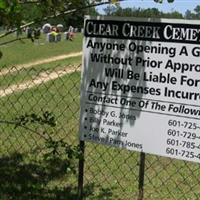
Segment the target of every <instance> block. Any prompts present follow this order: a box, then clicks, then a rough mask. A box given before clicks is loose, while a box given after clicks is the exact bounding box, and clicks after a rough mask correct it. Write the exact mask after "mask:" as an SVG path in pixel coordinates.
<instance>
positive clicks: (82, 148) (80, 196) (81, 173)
mask: <svg viewBox="0 0 200 200" xmlns="http://www.w3.org/2000/svg"><path fill="white" fill-rule="evenodd" d="M80 151H81V154H82V156H81V157H80V158H79V173H78V198H77V200H83V177H84V152H85V142H84V141H80Z"/></svg>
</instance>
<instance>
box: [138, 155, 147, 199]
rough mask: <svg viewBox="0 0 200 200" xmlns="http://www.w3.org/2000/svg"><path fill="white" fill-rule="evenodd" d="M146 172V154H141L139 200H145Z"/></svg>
mask: <svg viewBox="0 0 200 200" xmlns="http://www.w3.org/2000/svg"><path fill="white" fill-rule="evenodd" d="M144 171H145V153H144V152H141V153H140V168H139V185H138V188H139V193H138V200H142V199H143V195H144Z"/></svg>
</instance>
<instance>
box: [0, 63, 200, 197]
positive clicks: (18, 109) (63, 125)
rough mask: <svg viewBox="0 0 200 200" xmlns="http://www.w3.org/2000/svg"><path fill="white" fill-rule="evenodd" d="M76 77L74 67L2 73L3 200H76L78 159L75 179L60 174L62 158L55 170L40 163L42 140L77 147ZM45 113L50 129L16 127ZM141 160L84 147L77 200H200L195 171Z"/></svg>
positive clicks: (161, 159)
mask: <svg viewBox="0 0 200 200" xmlns="http://www.w3.org/2000/svg"><path fill="white" fill-rule="evenodd" d="M80 74H81V73H80V65H76V66H74V65H69V66H59V65H58V66H56V67H54V68H42V67H37V68H36V67H34V68H28V69H18V68H17V67H12V68H9V69H3V70H2V71H1V72H0V79H1V80H0V81H1V87H0V98H1V100H0V105H1V110H0V114H1V115H0V116H1V118H0V123H1V126H0V133H1V135H0V199H1V200H9V199H14V200H24V199H35V200H40V199H47V200H55V199H58V200H62V199H63V200H64V199H65V200H71V199H77V185H78V159H74V161H73V166H74V168H75V171H76V173H75V172H74V171H73V170H71V168H66V165H67V163H66V162H65V158H64V157H63V158H62V156H61V157H60V159H57V160H54V162H53V163H52V162H45V160H44V155H46V153H47V151H48V150H47V149H48V148H47V146H46V143H45V142H46V141H45V138H44V137H45V134H46V133H48V134H49V135H50V138H51V139H53V140H54V141H58V140H62V141H64V142H66V143H67V144H69V146H70V147H73V146H76V145H78V144H79V141H78V128H79V110H80V106H79V102H80V95H79V94H80V89H79V88H80V76H81V75H80ZM46 112H48V113H53V115H54V116H55V121H56V126H50V127H49V126H48V124H45V125H41V124H39V125H38V124H37V123H33V124H32V123H31V124H29V125H28V126H16V120H18V119H22V117H23V116H43V113H46ZM20 117H21V118H20ZM55 144H56V143H55ZM68 155H69V154H68ZM143 155H144V154H143ZM141 156H142V154H141V153H138V152H131V151H127V150H124V149H117V148H113V147H108V146H102V145H97V144H93V143H86V144H85V156H84V159H85V160H84V177H83V178H84V197H83V199H89V200H90V199H94V200H98V199H99V200H103V199H106V200H109V199H112V200H124V199H126V200H132V199H145V200H165V199H168V200H198V199H200V190H199V185H200V178H199V174H200V167H199V164H196V163H192V162H185V161H179V160H175V159H169V158H164V157H159V156H153V155H149V154H146V155H145V157H143V159H141ZM142 165H144V168H143V169H142ZM70 170H71V171H70Z"/></svg>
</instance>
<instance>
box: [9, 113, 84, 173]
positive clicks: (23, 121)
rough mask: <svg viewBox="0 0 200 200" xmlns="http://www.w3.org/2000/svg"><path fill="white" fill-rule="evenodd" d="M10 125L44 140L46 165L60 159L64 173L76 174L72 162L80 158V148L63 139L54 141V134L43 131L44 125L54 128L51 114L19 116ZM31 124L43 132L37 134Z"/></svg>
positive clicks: (54, 122) (54, 123) (54, 121)
mask: <svg viewBox="0 0 200 200" xmlns="http://www.w3.org/2000/svg"><path fill="white" fill-rule="evenodd" d="M12 124H14V125H15V128H18V127H22V128H25V129H28V130H29V131H30V130H31V132H32V133H33V134H37V135H38V136H40V137H41V139H44V140H45V147H46V151H45V153H44V155H43V158H44V160H45V161H47V162H48V163H49V162H52V164H53V163H54V162H55V161H56V160H60V159H61V158H62V160H64V161H65V170H66V172H73V173H76V166H75V165H74V161H75V160H76V159H80V158H82V154H81V151H80V148H79V146H72V145H70V144H68V143H67V142H65V141H64V140H63V139H55V138H54V137H53V136H52V135H55V134H53V133H51V132H48V131H47V130H46V129H45V125H48V126H50V127H55V126H56V120H55V116H54V114H53V113H52V112H49V111H45V112H43V113H42V114H41V115H38V114H36V113H31V114H24V115H20V116H19V117H16V118H15V119H14V120H13V123H12ZM32 124H37V125H40V128H41V129H44V130H42V131H41V130H40V132H38V131H37V130H35V129H33V128H31V125H32Z"/></svg>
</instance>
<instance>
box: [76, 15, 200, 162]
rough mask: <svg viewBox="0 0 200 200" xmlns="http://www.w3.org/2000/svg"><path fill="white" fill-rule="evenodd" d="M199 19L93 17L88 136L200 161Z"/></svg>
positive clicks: (85, 74)
mask: <svg viewBox="0 0 200 200" xmlns="http://www.w3.org/2000/svg"><path fill="white" fill-rule="evenodd" d="M199 24H200V21H187V20H172V19H170V20H166V19H138V18H112V17H97V18H92V17H89V16H87V17H86V18H85V25H84V42H83V51H84V55H83V69H82V80H81V115H80V139H81V140H84V141H93V142H96V143H100V144H105V145H111V146H116V147H122V148H126V149H129V150H134V151H140V152H146V153H152V154H156V155H161V156H167V157H173V158H177V159H183V160H189V161H194V162H200V25H199Z"/></svg>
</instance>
